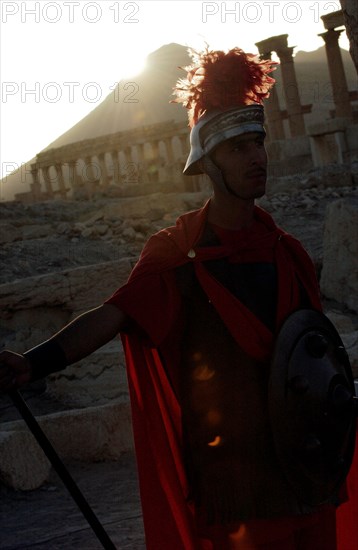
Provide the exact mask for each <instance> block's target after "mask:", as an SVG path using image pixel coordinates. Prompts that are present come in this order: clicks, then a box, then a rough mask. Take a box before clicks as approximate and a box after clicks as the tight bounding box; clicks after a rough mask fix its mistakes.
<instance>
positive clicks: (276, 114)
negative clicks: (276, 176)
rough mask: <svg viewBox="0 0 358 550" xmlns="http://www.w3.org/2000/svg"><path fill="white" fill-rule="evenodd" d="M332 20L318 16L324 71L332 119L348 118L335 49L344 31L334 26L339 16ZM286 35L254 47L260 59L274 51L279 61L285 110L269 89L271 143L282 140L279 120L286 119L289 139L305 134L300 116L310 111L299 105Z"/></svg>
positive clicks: (343, 77) (345, 88)
mask: <svg viewBox="0 0 358 550" xmlns="http://www.w3.org/2000/svg"><path fill="white" fill-rule="evenodd" d="M334 15H335V17H334V18H330V17H329V16H328V17H327V19H326V17H322V20H323V22H324V24H325V27H326V28H327V31H326V32H324V33H321V34H319V36H320V37H321V38H322V39H323V40H324V43H325V47H326V54H327V61H328V69H329V74H330V80H331V85H332V91H333V101H334V104H335V117H336V118H338V117H346V118H351V117H352V106H351V102H350V93H349V90H348V85H347V79H346V75H345V71H344V65H343V59H342V54H341V50H340V47H339V37H340V34H341V33H342V32H343V30H344V29H340V30H336V29H335V28H334V27H335V26H341V25H343V16H342V18H341V17H340V16H339V13H338V14H337V13H335V14H334ZM287 38H288V35H287V34H282V35H279V36H273V37H271V38H267V39H265V40H262V41H261V42H257V43H256V46H257V48H258V50H259V53H260V55H261V57H262V58H265V59H271V58H272V52H273V51H274V52H276V54H277V56H278V58H279V60H280V68H281V76H282V87H283V92H284V97H285V102H286V111H283V110H281V108H280V104H279V98H278V94H277V90H276V88H275V87H273V89H272V91H271V95H270V99H269V100H268V101H267V102H266V105H265V110H266V116H267V122H268V127H269V132H270V139H271V140H273V141H274V140H279V139H284V138H285V132H284V124H283V120H284V119H285V118H288V124H289V129H290V135H291V137H296V136H301V135H305V134H306V128H305V121H304V114H305V113H308V112H310V110H311V107H312V106H311V105H301V100H300V95H299V88H298V83H297V77H296V71H295V66H294V60H293V50H294V47H289V46H288V44H287Z"/></svg>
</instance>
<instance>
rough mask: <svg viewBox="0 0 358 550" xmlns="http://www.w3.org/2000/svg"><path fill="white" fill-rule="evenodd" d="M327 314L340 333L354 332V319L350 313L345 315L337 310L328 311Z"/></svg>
mask: <svg viewBox="0 0 358 550" xmlns="http://www.w3.org/2000/svg"><path fill="white" fill-rule="evenodd" d="M326 315H327V317H328V319H329V320H330V321H331V322H332V323H333V324H334V326H335V328H336V330H337V332H338V333H339V334H340V335H342V334H349V333H352V332H354V324H353V321H352V319H351V318H350V317H348V315H343V313H341V312H339V311H335V310H330V311H327V312H326Z"/></svg>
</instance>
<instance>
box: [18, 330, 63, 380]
mask: <svg viewBox="0 0 358 550" xmlns="http://www.w3.org/2000/svg"><path fill="white" fill-rule="evenodd" d="M23 356H24V357H26V359H27V360H28V361H29V362H30V365H31V371H32V375H31V380H39V379H40V378H44V377H45V376H48V375H49V374H52V373H53V372H58V371H59V370H63V369H65V368H66V367H67V366H68V365H69V362H68V361H67V359H66V355H65V353H64V351H63V349H62V348H61V346H60V345H59V344H58V343H57V342H56V341H55V340H53V339H51V340H47V341H46V342H43V343H42V344H40V345H38V346H36V347H34V348H32V349H30V350H28V351H25V353H23Z"/></svg>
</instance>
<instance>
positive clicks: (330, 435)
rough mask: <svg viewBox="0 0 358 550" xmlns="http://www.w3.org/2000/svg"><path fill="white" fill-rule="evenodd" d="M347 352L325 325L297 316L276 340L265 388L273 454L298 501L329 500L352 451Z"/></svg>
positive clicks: (322, 319)
mask: <svg viewBox="0 0 358 550" xmlns="http://www.w3.org/2000/svg"><path fill="white" fill-rule="evenodd" d="M354 393H355V392H354V381H353V376H352V370H351V366H350V363H349V359H348V355H347V352H346V351H345V349H344V345H343V343H342V340H341V338H340V336H339V334H338V332H337V331H336V329H335V327H334V326H333V324H332V323H331V322H330V320H329V319H328V318H327V317H326V316H325V315H324V314H322V313H320V312H318V311H314V310H299V311H296V312H295V313H293V314H292V315H291V316H290V317H289V318H288V319H287V320H286V321H285V323H284V324H283V326H282V329H281V331H280V333H279V335H278V338H277V341H276V345H275V351H274V355H273V362H272V367H271V375H270V384H269V411H270V420H271V426H272V431H273V437H274V441H275V447H276V452H277V455H278V459H279V461H280V463H281V466H282V468H283V471H284V473H285V475H286V478H287V480H288V482H289V483H290V485H291V487H292V489H293V490H294V492H295V493H296V495H297V496H298V498H299V499H300V500H301V501H302V502H305V503H307V504H311V505H318V504H323V503H325V502H328V501H329V500H330V499H331V498H332V497H334V496H335V495H336V493H337V491H338V489H339V487H340V486H341V484H342V483H343V481H344V479H345V477H346V476H347V474H348V471H349V468H350V465H351V462H352V458H353V452H354V445H355V425H356V412H355V406H356V398H355V397H354Z"/></svg>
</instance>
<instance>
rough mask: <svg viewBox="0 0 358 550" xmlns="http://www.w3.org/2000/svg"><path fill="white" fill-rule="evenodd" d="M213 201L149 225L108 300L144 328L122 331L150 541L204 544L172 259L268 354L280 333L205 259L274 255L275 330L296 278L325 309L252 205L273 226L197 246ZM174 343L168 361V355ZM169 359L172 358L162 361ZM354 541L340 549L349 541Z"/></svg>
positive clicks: (295, 303)
mask: <svg viewBox="0 0 358 550" xmlns="http://www.w3.org/2000/svg"><path fill="white" fill-rule="evenodd" d="M208 204H209V201H208V203H207V204H206V205H205V206H204V207H203V208H201V209H200V210H196V211H193V212H189V213H188V214H185V215H183V216H181V217H180V218H179V219H178V220H177V223H176V225H175V226H173V227H170V228H168V229H165V230H162V231H160V232H159V233H157V234H155V235H153V236H152V237H151V238H150V239H149V241H148V242H147V244H146V246H145V247H144V249H143V252H142V254H141V257H140V259H139V261H138V263H137V264H136V266H135V267H134V269H133V271H132V273H131V275H130V277H129V280H128V282H127V284H126V285H124V286H123V287H121V288H120V289H118V290H117V292H116V293H115V294H114V295H113V296H112V297H111V298H109V300H107V301H106V303H110V304H114V305H116V306H117V307H118V308H119V309H121V310H122V311H123V312H125V313H126V314H128V316H129V317H130V318H131V319H132V320H134V322H135V323H136V325H137V328H138V330H135V331H130V332H128V334H127V333H122V334H121V337H122V341H123V346H124V351H125V356H126V363H127V374H128V383H129V390H130V397H131V406H132V421H133V431H134V439H135V447H136V456H137V464H138V472H139V483H140V491H141V499H142V508H143V519H144V526H145V532H146V543H147V548H148V550H158V549H161V548H171V550H184V549H185V550H198V548H201V549H202V550H205V549H206V548H208V549H209V548H211V545H210V544H209V546H206V543H205V541H204V540H203V539H200V537H199V536H198V534H197V530H196V524H195V511H194V509H193V507H192V506H191V504H189V503H188V502H187V495H188V486H187V480H186V475H185V470H184V466H183V461H182V433H181V411H180V406H179V403H178V400H177V397H176V392H175V383H173V380H175V372H176V370H177V369H179V367H180V365H179V352H178V349H177V348H176V347H175V344H173V342H172V339H171V335H172V334H173V332H174V333H175V332H176V331H177V330H178V323H179V322H180V311H181V296H180V292H179V290H178V288H177V285H176V280H175V271H174V268H176V267H178V266H180V265H183V264H185V263H187V262H193V263H194V268H195V272H196V275H197V278H198V280H199V281H200V283H201V285H202V287H203V289H204V290H205V292H206V294H207V295H208V298H209V299H210V300H211V301H212V303H213V304H214V306H215V307H216V309H217V311H218V312H219V314H220V316H221V317H222V319H223V322H224V323H225V324H226V326H227V327H228V329H229V330H230V332H231V334H232V336H233V337H234V338H235V339H236V341H237V342H238V343H239V345H240V346H241V347H243V349H244V350H245V351H246V352H247V353H249V355H252V356H253V357H255V358H256V359H259V360H263V359H268V358H269V357H270V355H271V353H272V349H273V343H274V339H275V334H274V333H272V332H271V331H270V330H268V329H267V327H266V326H265V325H263V323H261V321H259V320H258V319H257V317H255V316H254V315H253V314H252V313H251V312H250V311H249V310H247V309H246V308H245V307H244V306H243V304H241V303H240V302H239V301H238V300H236V299H235V298H233V296H232V295H231V294H230V293H229V292H228V291H227V290H226V289H225V288H224V287H223V286H222V285H220V283H218V282H217V281H216V280H215V279H214V278H213V277H212V276H211V275H210V274H209V273H208V272H207V271H206V269H205V266H204V265H203V263H202V262H203V261H204V260H206V259H213V258H220V257H228V256H230V255H233V254H238V253H240V254H243V256H244V257H246V258H247V259H250V258H251V259H253V258H255V259H256V261H262V260H263V259H266V260H268V261H274V262H275V264H276V268H277V273H278V287H279V296H278V307H277V320H276V326H277V330H279V327H280V326H281V324H282V322H283V321H284V319H285V318H286V317H287V316H288V315H289V314H290V313H291V312H292V311H294V310H295V309H297V308H298V307H299V283H298V281H299V282H300V284H301V285H303V287H304V288H305V290H306V293H307V295H308V297H309V299H310V301H311V305H312V308H314V309H318V310H320V309H321V305H320V300H319V289H318V283H317V280H316V275H315V270H314V267H313V264H312V262H311V260H310V258H309V256H308V255H307V253H306V252H305V250H304V249H303V247H302V246H301V244H300V243H299V241H297V240H296V239H295V238H294V237H292V236H290V235H289V234H287V233H285V232H284V231H283V230H282V229H280V228H278V227H277V226H276V225H275V223H274V222H273V220H272V218H271V216H270V215H269V214H268V213H266V212H265V211H264V210H262V209H260V208H258V207H255V218H256V219H257V220H259V221H260V222H261V223H262V224H264V225H265V226H266V228H267V232H266V234H265V236H264V237H262V236H259V237H258V238H257V239H256V240H255V239H254V240H253V242H249V243H248V242H246V243H244V244H242V243H239V244H238V245H237V246H233V245H230V246H227V245H223V246H214V247H207V248H202V247H196V245H197V243H198V242H199V240H200V237H201V235H202V233H203V230H204V227H205V223H206V220H207V210H208ZM168 351H169V357H170V371H171V373H174V374H173V377H171V376H168V362H166V361H163V360H162V358H163V356H164V357H166V354H167V352H168ZM164 363H166V368H165V366H164ZM349 549H350V547H349V546H345V547H340V550H349Z"/></svg>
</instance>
